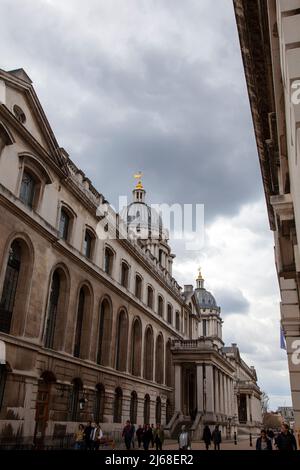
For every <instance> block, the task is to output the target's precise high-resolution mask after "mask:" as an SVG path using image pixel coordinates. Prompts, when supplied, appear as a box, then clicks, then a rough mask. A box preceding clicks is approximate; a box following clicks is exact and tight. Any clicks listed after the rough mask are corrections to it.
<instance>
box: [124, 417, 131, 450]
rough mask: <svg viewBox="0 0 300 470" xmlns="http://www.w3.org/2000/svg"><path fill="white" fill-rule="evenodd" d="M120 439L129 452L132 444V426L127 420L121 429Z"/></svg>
mask: <svg viewBox="0 0 300 470" xmlns="http://www.w3.org/2000/svg"><path fill="white" fill-rule="evenodd" d="M122 437H123V438H124V442H125V446H126V449H127V450H129V449H130V447H131V442H132V426H131V424H130V421H129V420H127V421H126V424H125V426H124V428H123V432H122Z"/></svg>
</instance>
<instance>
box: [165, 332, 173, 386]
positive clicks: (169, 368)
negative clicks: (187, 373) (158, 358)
mask: <svg viewBox="0 0 300 470" xmlns="http://www.w3.org/2000/svg"><path fill="white" fill-rule="evenodd" d="M173 375H174V374H173V361H172V352H171V340H169V341H168V342H167V345H166V385H167V386H168V387H172V385H173Z"/></svg>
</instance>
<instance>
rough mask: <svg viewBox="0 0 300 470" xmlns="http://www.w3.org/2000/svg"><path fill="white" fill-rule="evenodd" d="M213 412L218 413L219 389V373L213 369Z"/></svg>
mask: <svg viewBox="0 0 300 470" xmlns="http://www.w3.org/2000/svg"><path fill="white" fill-rule="evenodd" d="M215 398H216V400H215V412H216V413H219V412H220V388H219V371H218V369H215Z"/></svg>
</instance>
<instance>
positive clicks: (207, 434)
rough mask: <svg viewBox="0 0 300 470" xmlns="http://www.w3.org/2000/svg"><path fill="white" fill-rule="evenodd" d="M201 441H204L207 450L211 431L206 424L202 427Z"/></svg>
mask: <svg viewBox="0 0 300 470" xmlns="http://www.w3.org/2000/svg"><path fill="white" fill-rule="evenodd" d="M202 439H203V441H204V442H205V447H206V450H209V447H210V444H211V432H210V429H209V427H208V426H207V425H206V426H205V428H204V429H203V437H202Z"/></svg>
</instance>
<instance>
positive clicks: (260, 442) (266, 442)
mask: <svg viewBox="0 0 300 470" xmlns="http://www.w3.org/2000/svg"><path fill="white" fill-rule="evenodd" d="M256 450H272V441H271V439H270V437H268V436H267V432H266V430H265V429H262V430H261V432H260V437H259V438H258V439H257V441H256Z"/></svg>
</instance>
